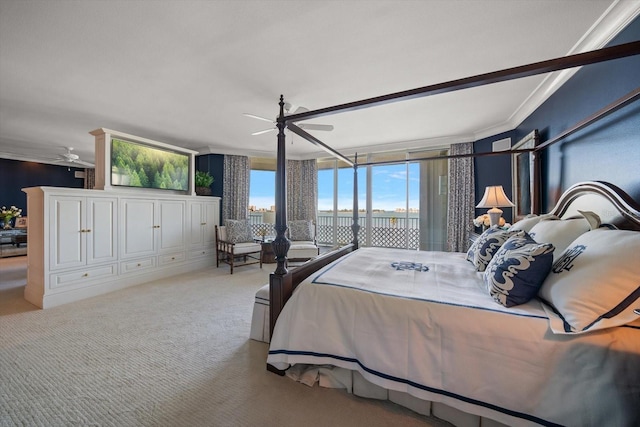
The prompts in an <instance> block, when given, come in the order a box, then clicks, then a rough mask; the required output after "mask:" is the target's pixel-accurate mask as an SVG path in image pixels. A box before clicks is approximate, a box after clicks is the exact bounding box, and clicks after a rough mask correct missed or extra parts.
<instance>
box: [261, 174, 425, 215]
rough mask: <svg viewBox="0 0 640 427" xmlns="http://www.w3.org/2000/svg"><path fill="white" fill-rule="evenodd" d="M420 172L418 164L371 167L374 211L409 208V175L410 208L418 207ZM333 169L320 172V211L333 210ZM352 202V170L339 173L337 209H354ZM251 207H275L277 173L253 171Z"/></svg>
mask: <svg viewBox="0 0 640 427" xmlns="http://www.w3.org/2000/svg"><path fill="white" fill-rule="evenodd" d="M419 171H420V169H419V165H418V164H417V163H411V164H409V172H408V173H407V166H406V165H405V164H399V165H385V166H374V167H372V168H371V174H372V176H371V185H372V189H373V191H372V198H373V202H372V206H373V209H384V210H385V211H394V210H395V209H396V208H405V207H406V191H407V174H408V175H409V202H410V203H409V207H410V208H418V206H419V204H418V201H419V189H420V172H419ZM333 177H334V172H333V170H332V169H321V170H320V171H319V172H318V209H319V210H321V211H322V210H331V209H333ZM358 194H359V197H358V207H359V208H360V209H364V208H366V201H365V197H366V196H365V195H366V169H364V168H362V169H360V170H358ZM352 200H353V169H350V168H343V169H339V170H338V209H351V207H352V204H353V202H352ZM249 204H250V205H254V206H256V207H257V208H267V209H268V208H269V207H270V206H272V205H274V204H275V172H273V171H257V170H252V171H251V189H250V192H249Z"/></svg>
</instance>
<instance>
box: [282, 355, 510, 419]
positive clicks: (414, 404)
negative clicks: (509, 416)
mask: <svg viewBox="0 0 640 427" xmlns="http://www.w3.org/2000/svg"><path fill="white" fill-rule="evenodd" d="M286 375H287V376H288V377H289V378H291V379H293V380H294V381H298V382H300V383H302V384H305V385H308V386H310V387H312V386H313V385H315V384H316V383H317V384H318V385H319V386H320V387H326V388H339V389H343V390H345V391H346V392H347V393H352V394H353V395H355V396H358V397H364V398H367V399H378V400H389V401H391V402H393V403H395V404H397V405H400V406H403V407H405V408H407V409H410V410H412V411H414V412H417V413H418V414H421V415H425V416H434V417H436V418H439V419H442V420H445V421H448V422H450V423H451V424H453V425H455V426H456V427H507V426H506V425H505V424H502V423H500V422H498V421H494V420H492V419H490V418H487V417H481V416H478V415H473V414H470V413H467V412H464V411H462V410H460V409H456V408H454V407H452V406H449V405H446V404H444V403H440V402H432V401H429V400H422V399H419V398H417V397H415V396H412V395H410V394H409V393H405V392H401V391H396V390H388V389H385V388H383V387H380V386H379V385H376V384H373V383H371V382H369V381H367V379H366V378H364V377H363V376H362V375H361V374H360V373H359V372H358V371H351V370H349V369H345V368H339V367H336V366H331V365H323V366H318V365H302V364H298V365H294V366H292V367H291V368H289V369H288V370H287V372H286ZM503 417H504V415H503ZM517 421H518V422H519V423H520V424H521V423H522V420H521V419H517Z"/></svg>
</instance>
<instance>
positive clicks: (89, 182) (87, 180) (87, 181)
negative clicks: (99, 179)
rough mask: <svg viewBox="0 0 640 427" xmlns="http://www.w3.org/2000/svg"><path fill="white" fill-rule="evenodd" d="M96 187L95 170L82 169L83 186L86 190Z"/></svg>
mask: <svg viewBox="0 0 640 427" xmlns="http://www.w3.org/2000/svg"><path fill="white" fill-rule="evenodd" d="M95 187H96V170H95V169H93V168H91V169H85V170H84V188H86V189H87V190H93V189H94V188H95Z"/></svg>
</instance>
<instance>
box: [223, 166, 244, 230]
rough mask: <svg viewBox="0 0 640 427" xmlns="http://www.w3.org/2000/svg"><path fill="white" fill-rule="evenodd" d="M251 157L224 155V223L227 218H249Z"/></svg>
mask: <svg viewBox="0 0 640 427" xmlns="http://www.w3.org/2000/svg"><path fill="white" fill-rule="evenodd" d="M250 173H251V169H250V164H249V157H247V156H229V155H225V156H224V171H223V179H224V182H223V188H222V224H224V223H225V221H226V220H227V219H248V218H249V214H248V210H249V176H250Z"/></svg>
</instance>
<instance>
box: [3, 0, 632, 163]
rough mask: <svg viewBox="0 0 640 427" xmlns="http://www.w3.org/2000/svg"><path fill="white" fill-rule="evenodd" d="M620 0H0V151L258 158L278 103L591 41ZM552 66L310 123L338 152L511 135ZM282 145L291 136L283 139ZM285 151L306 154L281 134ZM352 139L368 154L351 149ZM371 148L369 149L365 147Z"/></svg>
mask: <svg viewBox="0 0 640 427" xmlns="http://www.w3.org/2000/svg"><path fill="white" fill-rule="evenodd" d="M639 13H640V1H634V0H621V1H612V0H589V1H575V0H554V1H545V0H527V1H524V0H522V1H512V0H488V1H487V0H483V1H474V0H467V1H449V0H442V1H440V0H404V1H397V0H392V1H387V0H384V1H374V0H368V1H360V0H350V1H349V0H347V1H345V0H343V1H304V0H299V1H293V0H286V1H276V0H268V1H254V0H240V1H226V0H215V1H204V0H183V1H170V0H155V1H153V0H140V1H126V0H123V1H119V0H118V1H116V0H104V1H62V0H55V1H51V0H32V1H18V0H0V157H5V158H16V159H27V158H28V159H46V158H48V159H55V158H56V157H57V155H58V154H61V153H62V152H64V149H63V148H62V147H64V146H72V147H74V148H75V153H77V154H79V155H80V157H81V159H83V160H88V161H92V160H93V159H94V150H93V147H94V140H93V137H92V136H91V135H89V131H91V130H93V129H96V128H99V127H104V128H109V129H114V130H118V131H121V132H125V133H129V134H133V135H137V136H141V137H144V138H149V139H153V140H158V141H161V142H164V143H168V144H173V145H178V146H181V147H185V148H190V149H194V150H198V151H200V152H202V153H228V154H236V153H242V154H249V155H257V156H264V157H272V156H274V155H275V150H276V134H275V132H269V133H266V134H263V135H260V136H251V133H252V132H255V131H259V130H262V129H265V128H269V126H270V124H269V123H266V122H262V121H259V120H256V119H253V118H249V117H246V116H244V115H243V113H251V114H255V115H259V116H263V117H268V118H275V117H276V115H277V113H278V105H277V102H278V98H279V96H280V94H284V96H285V100H286V101H288V102H290V103H292V104H293V105H294V108H295V106H304V107H307V108H309V109H317V108H322V107H328V106H332V105H335V104H341V103H345V102H350V101H356V100H360V99H364V98H370V97H373V96H378V95H384V94H387V93H391V92H397V91H401V90H405V89H412V88H414V87H420V86H426V85H430V84H435V83H441V82H444V81H448V80H452V79H456V78H462V77H468V76H472V75H475V74H479V73H485V72H490V71H496V70H500V69H503V68H508V67H513V66H518V65H523V64H527V63H531V62H535V61H541V60H546V59H551V58H556V57H560V56H564V55H567V54H570V53H578V52H582V51H587V50H592V49H596V48H599V47H602V46H604V45H605V44H606V43H607V42H608V41H610V40H611V38H612V37H613V36H615V34H617V33H618V32H619V31H620V30H621V29H622V28H624V26H626V25H627V24H628V23H629V22H630V21H631V20H632V19H633V18H634V17H635V16H637V15H638V14H639ZM566 77H567V75H566V73H565V75H559V74H554V75H551V76H537V77H529V78H525V79H520V80H518V81H512V82H506V83H499V84H494V85H491V86H484V87H480V88H475V89H470V90H466V91H462V92H456V93H450V94H445V95H438V96H434V97H429V98H423V99H419V100H413V101H408V102H402V103H396V104H390V105H387V106H383V107H376V108H372V109H367V110H361V111H358V112H352V113H343V114H340V115H335V116H329V117H324V118H322V119H316V120H314V121H312V122H315V123H327V124H332V125H334V126H335V130H334V131H333V132H319V131H315V132H313V131H311V132H310V133H312V134H314V135H315V136H317V137H318V138H320V139H321V140H322V141H324V142H325V143H327V144H329V145H331V146H333V147H335V148H336V149H338V150H341V151H343V152H344V153H347V154H349V153H352V152H354V151H359V152H363V151H370V150H372V149H374V150H391V149H399V148H418V147H420V148H426V147H431V146H442V145H443V144H449V143H454V142H463V141H470V140H473V139H478V138H482V137H485V136H488V135H492V134H496V133H499V132H502V131H505V130H509V129H513V128H514V127H515V126H517V125H518V124H519V123H520V121H521V120H522V119H524V118H525V117H526V116H527V115H528V114H529V113H530V112H531V111H533V109H534V108H535V107H537V106H538V105H539V104H540V103H541V102H542V101H543V100H544V99H546V98H547V97H548V96H549V94H550V93H552V92H553V90H555V89H556V88H557V86H558V85H559V84H561V83H562V82H563V81H564V80H563V79H566ZM288 138H289V139H290V140H291V136H288ZM291 141H292V143H291V144H290V145H288V147H287V148H288V150H289V154H290V155H291V157H293V158H310V157H313V156H317V155H319V154H320V153H322V152H319V151H318V148H317V147H315V146H313V145H311V144H309V143H307V142H305V141H303V140H301V139H300V138H299V137H297V136H294V137H293V139H292V140H291ZM365 147H368V148H365ZM371 147H373V148H371Z"/></svg>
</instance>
